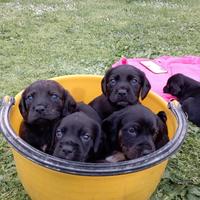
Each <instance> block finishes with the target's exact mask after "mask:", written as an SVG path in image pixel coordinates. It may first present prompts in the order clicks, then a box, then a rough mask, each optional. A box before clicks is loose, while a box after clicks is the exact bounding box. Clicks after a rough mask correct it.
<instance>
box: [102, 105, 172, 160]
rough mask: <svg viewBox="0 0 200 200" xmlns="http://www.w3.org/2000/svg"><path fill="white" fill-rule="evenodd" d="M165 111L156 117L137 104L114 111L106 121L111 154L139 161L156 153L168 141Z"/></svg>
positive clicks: (105, 129) (104, 125) (105, 128)
mask: <svg viewBox="0 0 200 200" xmlns="http://www.w3.org/2000/svg"><path fill="white" fill-rule="evenodd" d="M166 120H167V117H166V114H165V112H164V111H161V112H159V113H158V115H156V114H154V113H153V112H152V111H151V110H150V109H148V108H147V107H145V106H143V105H141V104H137V105H134V106H128V107H126V108H124V109H122V110H120V111H116V112H114V113H113V114H112V115H110V116H109V117H108V118H107V119H105V120H104V121H103V125H102V127H103V130H104V131H105V132H106V133H107V137H108V138H109V143H110V147H111V149H110V150H111V152H115V151H117V152H122V153H123V154H124V156H125V157H126V159H128V160H130V159H135V158H138V157H141V156H144V155H147V154H150V153H152V152H154V151H155V150H157V149H159V148H160V147H162V146H163V145H165V144H166V143H167V142H168V141H169V138H168V131H167V126H166Z"/></svg>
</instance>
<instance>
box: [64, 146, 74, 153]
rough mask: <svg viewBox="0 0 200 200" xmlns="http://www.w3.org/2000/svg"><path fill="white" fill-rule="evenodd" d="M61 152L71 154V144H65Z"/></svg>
mask: <svg viewBox="0 0 200 200" xmlns="http://www.w3.org/2000/svg"><path fill="white" fill-rule="evenodd" d="M62 152H63V153H65V154H66V155H69V154H72V153H73V148H72V146H65V147H64V148H63V149H62Z"/></svg>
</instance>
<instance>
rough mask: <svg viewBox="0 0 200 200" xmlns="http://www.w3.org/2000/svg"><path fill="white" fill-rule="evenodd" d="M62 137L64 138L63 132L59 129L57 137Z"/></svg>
mask: <svg viewBox="0 0 200 200" xmlns="http://www.w3.org/2000/svg"><path fill="white" fill-rule="evenodd" d="M62 136H63V132H62V130H61V129H57V131H56V137H57V138H58V139H60V138H61V137H62Z"/></svg>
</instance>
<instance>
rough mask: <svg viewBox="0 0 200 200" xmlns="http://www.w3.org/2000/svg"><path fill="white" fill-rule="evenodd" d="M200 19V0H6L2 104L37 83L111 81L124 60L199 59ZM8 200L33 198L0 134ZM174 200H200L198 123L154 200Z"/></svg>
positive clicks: (1, 2) (1, 178)
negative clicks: (109, 72) (75, 78)
mask: <svg viewBox="0 0 200 200" xmlns="http://www.w3.org/2000/svg"><path fill="white" fill-rule="evenodd" d="M199 16H200V1H199V0H168V1H166V0H151V1H149V0H146V1H144V0H62V1H61V0H46V1H44V0H43V1H42V0H34V1H27V0H15V1H14V0H13V1H12V0H0V77H1V78H0V80H1V81H0V97H3V96H4V95H12V96H14V95H15V94H17V93H18V92H19V91H20V90H22V89H23V88H24V87H26V86H27V85H28V84H30V83H31V82H33V81H34V80H36V79H47V78H51V77H55V76H60V75H69V74H104V72H105V70H106V69H107V68H108V67H110V66H111V64H112V63H113V62H114V61H116V60H118V59H119V58H120V57H121V56H123V55H124V56H126V57H148V58H155V57H158V56H162V55H173V56H179V55H200V46H199V44H200V34H199V31H200V20H199ZM4 199H5V200H25V199H29V198H28V196H27V195H26V193H25V191H24V189H23V187H22V186H21V183H20V181H19V179H18V178H17V174H16V169H15V165H14V162H13V157H12V154H11V151H10V148H9V146H8V145H7V143H6V142H5V140H4V139H3V137H2V135H1V134H0V200H4ZM173 199H174V200H186V199H189V200H197V199H200V129H199V128H197V127H196V126H194V125H192V124H189V129H188V134H187V138H186V140H185V142H184V144H183V146H182V148H181V149H180V151H179V152H178V153H177V154H176V155H174V156H173V157H171V158H170V161H169V165H168V167H167V169H166V172H165V174H164V176H163V178H162V181H161V183H160V185H159V187H158V189H157V191H156V192H155V193H154V195H153V197H152V198H151V200H173ZM105 200H106V199H105Z"/></svg>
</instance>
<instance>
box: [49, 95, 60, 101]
mask: <svg viewBox="0 0 200 200" xmlns="http://www.w3.org/2000/svg"><path fill="white" fill-rule="evenodd" d="M58 98H59V96H58V95H57V94H52V95H51V99H52V100H57V99H58Z"/></svg>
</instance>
